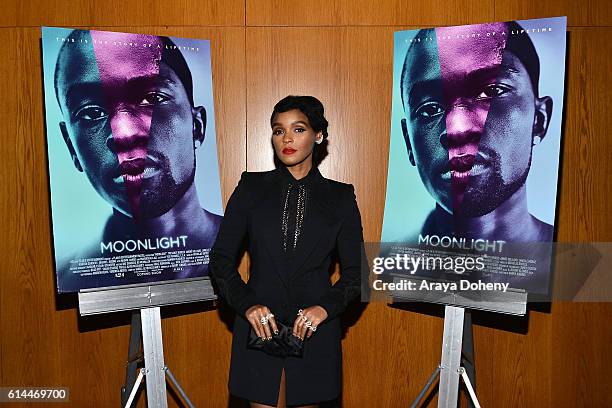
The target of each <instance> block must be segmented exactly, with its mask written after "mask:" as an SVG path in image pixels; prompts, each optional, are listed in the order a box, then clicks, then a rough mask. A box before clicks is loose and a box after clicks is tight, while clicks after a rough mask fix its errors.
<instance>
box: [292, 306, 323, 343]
mask: <svg viewBox="0 0 612 408" xmlns="http://www.w3.org/2000/svg"><path fill="white" fill-rule="evenodd" d="M325 319H327V311H326V310H325V309H324V308H322V307H321V306H310V307H309V308H306V309H304V310H300V312H298V315H297V317H296V318H295V322H294V323H293V335H295V336H297V337H299V338H300V339H302V340H304V338H305V337H304V336H306V337H310V336H312V333H314V332H315V331H316V330H317V327H318V326H319V324H321V323H323V321H324V320H325Z"/></svg>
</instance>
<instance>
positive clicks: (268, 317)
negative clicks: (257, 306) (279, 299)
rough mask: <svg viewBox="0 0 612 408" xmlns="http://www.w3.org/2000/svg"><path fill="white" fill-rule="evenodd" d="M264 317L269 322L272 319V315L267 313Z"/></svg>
mask: <svg viewBox="0 0 612 408" xmlns="http://www.w3.org/2000/svg"><path fill="white" fill-rule="evenodd" d="M264 317H265V318H266V319H268V320H269V319H270V318H271V317H274V315H273V314H272V313H268V314H267V315H265V316H264Z"/></svg>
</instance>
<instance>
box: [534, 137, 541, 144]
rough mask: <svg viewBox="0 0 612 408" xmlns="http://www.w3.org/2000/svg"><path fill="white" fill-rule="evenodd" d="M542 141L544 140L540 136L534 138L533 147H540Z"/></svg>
mask: <svg viewBox="0 0 612 408" xmlns="http://www.w3.org/2000/svg"><path fill="white" fill-rule="evenodd" d="M541 141H542V138H541V137H540V136H535V137H534V138H533V145H534V146H535V145H539V144H540V142H541Z"/></svg>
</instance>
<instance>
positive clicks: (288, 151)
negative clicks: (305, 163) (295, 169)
mask: <svg viewBox="0 0 612 408" xmlns="http://www.w3.org/2000/svg"><path fill="white" fill-rule="evenodd" d="M295 152H297V150H295V149H292V148H291V147H285V148H284V149H283V154H287V155H289V154H293V153H295Z"/></svg>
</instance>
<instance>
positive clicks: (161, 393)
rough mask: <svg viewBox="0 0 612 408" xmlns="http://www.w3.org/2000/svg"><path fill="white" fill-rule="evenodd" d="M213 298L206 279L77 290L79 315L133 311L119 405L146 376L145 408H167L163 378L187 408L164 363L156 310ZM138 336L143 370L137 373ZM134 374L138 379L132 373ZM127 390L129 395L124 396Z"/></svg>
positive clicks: (128, 399)
mask: <svg viewBox="0 0 612 408" xmlns="http://www.w3.org/2000/svg"><path fill="white" fill-rule="evenodd" d="M214 299H216V296H215V294H214V291H213V289H212V286H211V284H210V280H209V279H208V278H197V279H185V280H181V281H167V282H156V283H148V284H135V285H124V286H110V287H105V288H95V289H86V290H81V291H79V313H80V314H81V316H87V315H93V314H101V313H110V312H118V311H125V310H133V312H132V325H131V332H130V345H129V351H128V361H127V369H126V384H125V385H124V386H123V387H122V389H121V405H122V406H123V407H125V408H129V407H130V406H131V405H132V402H133V400H134V397H135V396H136V392H137V391H138V388H139V386H140V384H141V382H142V379H143V377H145V376H146V387H147V406H148V407H149V408H167V406H168V399H167V395H166V376H167V377H168V380H169V381H170V382H171V383H172V384H173V385H174V387H175V388H176V390H177V391H178V393H179V394H180V396H181V397H182V398H183V400H184V401H185V403H186V404H187V406H188V407H190V408H192V407H193V404H192V403H191V401H190V400H189V398H188V397H187V394H186V393H185V392H184V391H183V389H182V388H181V386H180V384H179V383H178V381H177V380H176V378H174V376H173V375H172V372H171V371H170V369H169V368H168V367H167V366H166V364H165V363H164V346H163V342H162V330H161V315H160V307H161V306H168V305H174V304H180V303H189V302H198V301H204V300H214ZM141 336H142V345H143V354H144V368H141V369H140V370H137V366H138V363H139V362H140V361H142V359H143V357H142V356H141V355H140V337H141ZM137 371H138V376H136V372H137ZM128 390H129V393H128Z"/></svg>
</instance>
